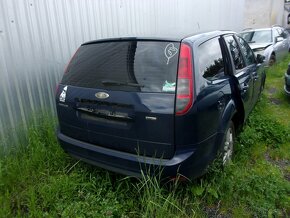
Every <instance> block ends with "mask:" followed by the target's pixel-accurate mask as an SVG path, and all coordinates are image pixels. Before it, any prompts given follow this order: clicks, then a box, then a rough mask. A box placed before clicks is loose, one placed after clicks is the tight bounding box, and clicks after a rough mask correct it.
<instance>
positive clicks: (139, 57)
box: [62, 41, 180, 92]
mask: <svg viewBox="0 0 290 218" xmlns="http://www.w3.org/2000/svg"><path fill="white" fill-rule="evenodd" d="M179 44H180V43H175V42H160V41H117V42H103V43H95V44H87V45H83V46H81V47H80V49H79V51H78V52H77V54H76V56H75V57H74V59H73V60H72V62H71V64H70V65H69V67H68V72H67V73H66V74H65V75H64V77H63V79H62V83H63V84H65V85H72V86H79V87H86V88H104V89H107V90H120V91H140V92H175V87H176V74H177V63H178V56H179Z"/></svg>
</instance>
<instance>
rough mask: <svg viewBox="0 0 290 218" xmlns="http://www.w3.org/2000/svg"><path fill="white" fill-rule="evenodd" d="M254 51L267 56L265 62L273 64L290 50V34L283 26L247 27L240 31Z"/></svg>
mask: <svg viewBox="0 0 290 218" xmlns="http://www.w3.org/2000/svg"><path fill="white" fill-rule="evenodd" d="M240 36H241V37H242V38H244V39H245V40H246V41H247V42H248V44H249V45H250V47H251V48H252V50H253V51H254V53H255V54H256V55H257V54H260V55H263V56H265V63H266V64H267V65H273V64H274V63H275V62H276V61H279V60H281V59H282V58H283V57H284V56H285V55H286V54H287V53H288V52H289V51H290V49H289V48H290V35H289V33H288V31H287V30H286V29H284V28H283V27H281V26H277V25H275V26H272V27H271V28H263V29H245V30H243V31H242V32H241V33H240Z"/></svg>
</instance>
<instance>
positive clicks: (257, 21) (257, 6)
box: [243, 0, 285, 28]
mask: <svg viewBox="0 0 290 218" xmlns="http://www.w3.org/2000/svg"><path fill="white" fill-rule="evenodd" d="M284 23H285V21H284V0H245V10H244V24H243V26H244V28H263V27H269V26H272V25H274V24H278V25H281V26H282V25H283V24H284Z"/></svg>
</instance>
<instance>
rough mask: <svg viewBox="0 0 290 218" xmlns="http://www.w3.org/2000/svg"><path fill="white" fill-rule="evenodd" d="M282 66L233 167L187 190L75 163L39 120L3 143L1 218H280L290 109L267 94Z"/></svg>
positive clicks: (285, 204)
mask: <svg viewBox="0 0 290 218" xmlns="http://www.w3.org/2000/svg"><path fill="white" fill-rule="evenodd" d="M289 60H290V59H289ZM284 65H285V67H286V66H287V61H285V62H284ZM284 65H283V66H274V68H270V69H269V71H268V72H269V73H268V77H267V84H266V90H265V93H264V94H263V95H262V98H261V99H260V101H259V103H258V105H257V106H256V108H255V109H254V111H253V112H252V113H251V115H250V117H249V120H248V121H247V123H246V125H245V126H244V128H243V131H242V132H241V134H240V135H239V136H238V140H237V144H236V147H235V156H234V159H233V162H232V163H231V165H230V166H228V167H226V168H225V169H222V168H221V167H220V166H219V163H218V162H217V163H214V164H213V165H212V166H211V167H210V168H209V170H208V173H207V174H206V175H205V176H204V177H202V178H199V179H196V180H194V181H192V182H188V183H186V184H184V183H180V182H178V181H175V182H172V183H163V182H161V181H160V178H159V177H158V176H157V177H150V176H147V175H145V174H143V175H142V178H141V179H136V178H131V177H125V176H122V175H117V174H114V173H110V172H108V171H105V170H102V169H99V168H97V167H94V166H90V165H87V164H85V163H82V162H81V161H78V160H75V159H73V158H71V157H70V156H68V155H67V154H65V153H64V152H63V151H62V149H61V148H60V146H59V144H58V142H57V140H56V137H55V125H56V121H55V117H53V116H52V115H42V116H37V117H36V118H35V120H37V122H32V123H31V125H30V126H29V130H28V133H27V134H24V133H21V134H23V137H22V138H23V140H19V142H18V143H19V144H18V145H17V146H16V145H15V144H14V142H12V141H9V140H6V142H5V143H6V146H9V147H10V148H12V149H10V150H9V152H7V151H6V152H5V153H3V152H2V155H1V159H0V205H1V208H0V217H166V218H169V217H203V216H204V217H218V216H220V217H247V216H248V217H253V216H254V217H283V216H285V217H286V216H287V214H290V206H289V205H290V198H289V196H290V185H289V184H290V183H289V175H290V169H289V166H288V167H287V164H285V163H287V161H288V163H289V161H290V152H289V147H290V143H289V141H290V140H289V132H290V131H289V130H290V125H289V123H290V120H289V119H288V118H285V117H284V116H283V113H290V108H289V107H287V104H288V99H286V98H285V97H284V96H282V94H281V93H282V91H281V93H277V94H276V95H274V96H271V97H275V98H278V99H279V100H280V101H281V105H280V106H277V105H273V104H272V103H271V101H270V100H269V97H270V96H269V94H268V92H267V90H268V89H270V88H272V87H275V88H276V89H277V90H280V89H281V90H283V89H282V87H281V86H282V85H283V81H282V82H280V80H281V79H283V76H282V75H283V73H284ZM277 111H278V112H277ZM279 111H283V113H279ZM286 117H287V116H286ZM287 119H288V120H287ZM20 132H21V131H20ZM9 143H10V144H9ZM0 147H1V146H0ZM287 178H288V179H287Z"/></svg>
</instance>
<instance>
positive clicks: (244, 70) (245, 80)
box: [224, 35, 254, 118]
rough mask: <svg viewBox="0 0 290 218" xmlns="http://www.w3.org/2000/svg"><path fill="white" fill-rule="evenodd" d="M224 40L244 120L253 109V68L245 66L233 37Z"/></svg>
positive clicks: (225, 37) (228, 36) (229, 36)
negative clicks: (233, 69) (239, 96)
mask: <svg viewBox="0 0 290 218" xmlns="http://www.w3.org/2000/svg"><path fill="white" fill-rule="evenodd" d="M224 39H225V42H226V44H227V47H228V49H229V52H230V54H231V57H232V60H233V64H234V67H235V71H234V74H235V77H236V78H237V79H238V81H239V86H240V87H239V88H240V94H241V98H242V101H243V104H244V109H245V118H247V117H248V114H249V113H250V111H251V109H252V107H253V104H252V98H253V93H254V81H253V66H247V65H246V64H245V62H244V58H243V56H242V53H241V51H240V48H239V46H238V43H237V41H236V39H235V37H234V36H233V35H226V36H224Z"/></svg>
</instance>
